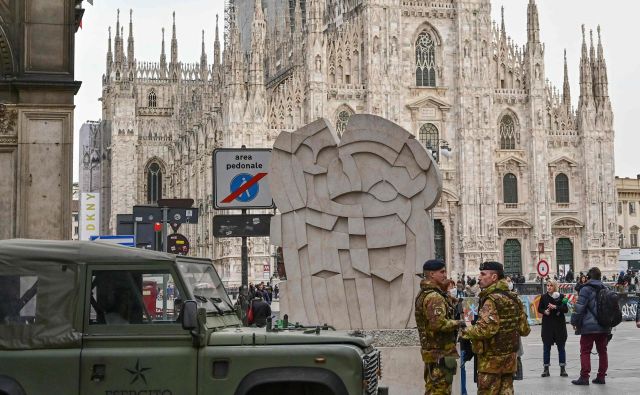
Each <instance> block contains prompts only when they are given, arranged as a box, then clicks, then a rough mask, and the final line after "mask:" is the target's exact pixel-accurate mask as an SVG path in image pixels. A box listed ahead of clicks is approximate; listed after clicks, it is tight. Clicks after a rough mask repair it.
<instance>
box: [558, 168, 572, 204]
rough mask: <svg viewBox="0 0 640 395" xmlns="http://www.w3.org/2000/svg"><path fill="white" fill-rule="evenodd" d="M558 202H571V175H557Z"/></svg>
mask: <svg viewBox="0 0 640 395" xmlns="http://www.w3.org/2000/svg"><path fill="white" fill-rule="evenodd" d="M556 203H569V177H567V175H566V174H564V173H560V174H558V175H557V176H556Z"/></svg>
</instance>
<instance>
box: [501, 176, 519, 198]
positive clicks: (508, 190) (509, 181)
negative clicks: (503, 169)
mask: <svg viewBox="0 0 640 395" xmlns="http://www.w3.org/2000/svg"><path fill="white" fill-rule="evenodd" d="M502 194H503V201H504V203H505V204H518V177H516V176H515V174H513V173H507V174H505V175H504V177H503V179H502Z"/></svg>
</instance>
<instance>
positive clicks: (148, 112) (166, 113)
mask: <svg viewBox="0 0 640 395" xmlns="http://www.w3.org/2000/svg"><path fill="white" fill-rule="evenodd" d="M138 116H160V117H170V116H173V107H138Z"/></svg>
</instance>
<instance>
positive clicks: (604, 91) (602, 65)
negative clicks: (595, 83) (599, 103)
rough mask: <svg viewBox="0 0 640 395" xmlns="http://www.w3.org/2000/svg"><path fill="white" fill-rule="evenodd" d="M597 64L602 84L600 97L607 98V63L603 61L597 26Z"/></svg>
mask: <svg viewBox="0 0 640 395" xmlns="http://www.w3.org/2000/svg"><path fill="white" fill-rule="evenodd" d="M598 62H599V66H600V83H601V84H602V92H601V94H602V96H603V97H609V77H608V75H607V61H606V60H605V59H604V50H603V49H602V40H601V37H600V25H598Z"/></svg>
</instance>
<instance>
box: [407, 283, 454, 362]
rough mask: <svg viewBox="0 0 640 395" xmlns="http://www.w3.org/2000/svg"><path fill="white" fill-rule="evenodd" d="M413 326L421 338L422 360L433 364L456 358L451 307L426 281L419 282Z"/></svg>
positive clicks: (440, 293)
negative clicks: (415, 325)
mask: <svg viewBox="0 0 640 395" xmlns="http://www.w3.org/2000/svg"><path fill="white" fill-rule="evenodd" d="M415 307H416V309H415V314H416V324H417V326H418V334H419V335H420V346H421V348H422V360H423V361H424V362H425V363H435V362H438V361H439V360H440V358H442V357H444V356H455V357H457V356H458V351H457V350H456V330H457V329H458V321H456V320H454V319H453V315H454V306H453V304H452V303H451V300H450V299H449V298H448V297H447V295H446V294H445V293H444V291H442V290H441V289H440V288H439V287H438V286H437V285H436V284H434V283H433V282H431V281H429V280H422V281H421V282H420V293H419V294H418V296H417V297H416V304H415Z"/></svg>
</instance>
